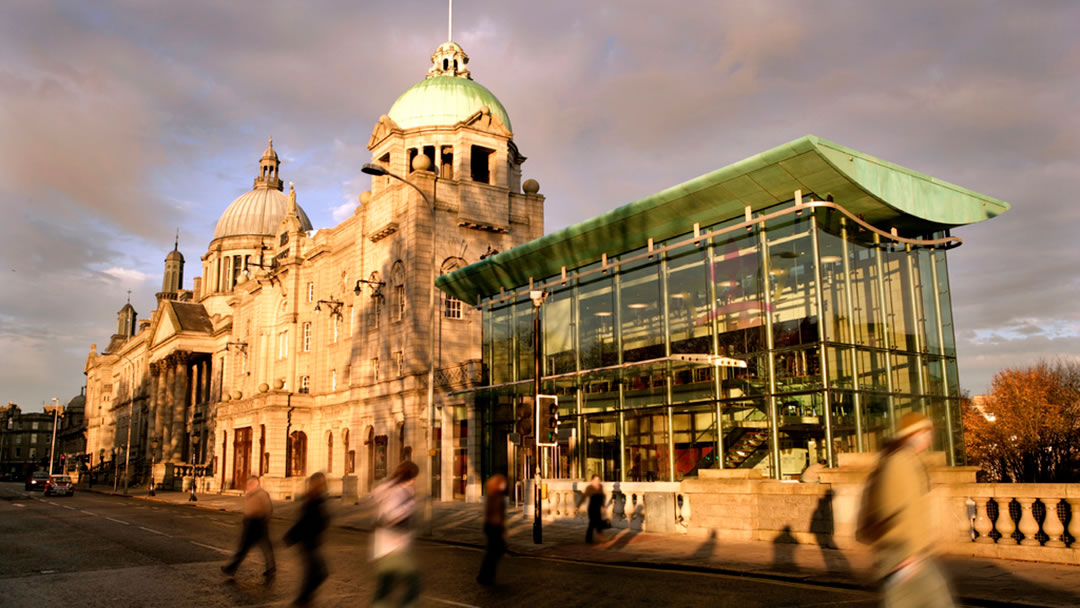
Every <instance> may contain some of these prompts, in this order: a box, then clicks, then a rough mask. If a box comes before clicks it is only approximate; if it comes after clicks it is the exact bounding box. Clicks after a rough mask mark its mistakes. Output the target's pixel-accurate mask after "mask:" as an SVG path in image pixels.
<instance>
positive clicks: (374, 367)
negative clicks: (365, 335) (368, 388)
mask: <svg viewBox="0 0 1080 608" xmlns="http://www.w3.org/2000/svg"><path fill="white" fill-rule="evenodd" d="M371 379H372V380H373V381H375V382H378V381H379V358H378V357H375V358H374V359H372V360H371Z"/></svg>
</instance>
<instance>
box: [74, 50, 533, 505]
mask: <svg viewBox="0 0 1080 608" xmlns="http://www.w3.org/2000/svg"><path fill="white" fill-rule="evenodd" d="M455 47H456V45H455ZM441 77H442V78H443V79H446V78H448V76H446V75H442V76H441ZM454 78H463V79H466V78H469V76H468V73H467V72H466V73H464V74H463V75H460V76H454ZM450 84H451V85H452V84H453V82H451V83H450ZM469 86H470V87H473V88H475V87H477V86H479V85H475V83H470V85H469ZM428 101H430V102H434V103H437V102H438V101H439V100H438V99H433V100H428ZM414 119H415V117H414ZM512 137H513V134H512V133H511V131H510V130H509V128H508V127H507V125H506V124H504V122H503V121H502V120H501V119H500V118H499V117H498V114H497V113H493V112H492V110H491V108H490V107H489V106H488V105H482V106H479V107H476V108H474V109H473V111H472V113H471V114H468V115H465V116H461V117H460V119H459V120H457V121H456V122H455V123H454V124H434V125H423V126H414V127H411V128H407V129H405V128H402V127H400V126H399V125H398V124H397V123H396V122H395V120H394V119H393V118H391V117H390V116H388V115H384V116H382V117H381V118H380V119H379V121H378V122H377V124H376V125H375V127H374V129H373V132H372V135H371V139H370V142H369V146H368V147H369V149H370V150H371V152H372V161H373V164H374V165H375V166H377V167H379V168H381V170H382V171H383V172H386V171H388V172H389V173H390V174H392V175H377V176H376V177H374V178H373V180H372V189H371V191H369V192H365V193H364V194H363V195H362V196H361V197H360V200H359V202H358V205H357V208H356V210H355V212H354V214H353V215H352V216H351V217H349V218H348V219H346V220H344V221H343V222H341V223H340V224H338V225H337V226H334V227H332V228H327V229H322V230H319V231H317V232H314V234H312V232H311V231H310V224H309V223H308V220H307V217H306V215H304V213H303V210H302V209H301V208H300V206H299V204H298V198H300V197H299V196H298V194H297V192H296V189H295V188H294V187H292V186H290V191H289V194H288V195H287V198H284V196H286V195H283V194H282V193H281V190H282V188H283V186H282V182H281V180H280V177H279V175H278V172H277V171H278V168H279V164H278V161H277V155H276V152H274V150H273V145H272V143H271V146H270V147H268V148H267V151H266V152H265V153H264V154H263V157H262V159H261V160H260V173H259V176H258V177H257V178H256V180H255V188H254V189H253V190H252V191H251V192H250V193H248V194H246V195H244V196H242V197H240V198H238V199H237V201H235V202H234V203H233V204H232V205H230V207H229V209H228V210H227V211H226V214H225V215H223V217H222V219H221V221H219V223H218V230H217V232H216V233H215V236H214V239H213V240H212V241H211V243H210V245H209V247H208V248H207V251H206V253H205V254H204V255H202V256H201V266H202V268H201V270H202V276H201V277H197V278H195V279H194V281H193V283H194V285H193V289H192V290H190V291H185V290H183V289H182V285H180V284H177V283H175V277H177V276H179V277H182V276H183V275H182V272H183V271H182V257H178V256H177V255H172V254H170V257H169V258H167V260H166V265H167V273H166V281H165V284H164V285H163V291H162V293H161V294H158V306H157V309H156V310H155V311H154V312H153V314H152V315H151V318H150V319H149V320H147V321H143V322H142V323H140V324H139V331H138V332H137V333H135V334H134V335H129V336H125V335H123V332H122V333H121V334H118V335H117V336H114V338H113V340H112V341H111V342H110V345H109V347H108V348H106V350H105V352H104V353H102V354H98V353H97V352H96V349H95V348H94V347H91V354H90V357H89V358H88V361H87V367H86V373H87V404H88V405H87V408H88V409H87V417H88V427H89V445H88V451H89V452H90V453H96V456H97V458H98V462H101V457H102V456H104V457H105V458H109V455H110V454H111V453H112V449H113V448H114V447H120V446H123V445H125V444H127V443H128V440H127V436H128V428H131V429H132V432H131V440H130V443H131V445H132V454H133V456H132V458H133V459H135V460H133V462H135V461H137V464H133V465H132V466H131V473H130V474H131V475H132V476H145V475H147V474H148V472H149V471H150V469H151V464H153V465H154V466H153V470H154V479H155V482H156V483H157V484H159V485H164V486H167V487H177V488H180V487H187V484H188V483H190V480H189V479H188V478H189V477H191V476H192V474H194V475H195V478H196V484H197V485H198V486H199V487H200V488H202V489H205V490H208V491H218V490H234V489H238V488H242V487H243V481H244V479H245V478H246V476H247V475H261V476H262V477H263V479H264V485H265V486H266V487H267V488H268V489H270V491H271V494H272V495H274V496H276V497H288V496H293V495H295V494H296V492H297V491H298V489H299V488H300V484H301V483H302V481H303V478H304V476H306V475H310V474H311V473H313V472H315V471H323V472H325V473H326V474H327V475H328V477H329V479H330V484H331V490H332V491H334V492H341V493H345V494H358V493H363V492H365V491H367V490H368V489H370V488H371V487H372V485H373V484H375V483H377V482H378V480H379V479H381V478H383V477H385V476H386V475H387V474H389V473H390V472H392V471H393V468H394V467H395V466H396V465H397V464H398V462H399V461H401V460H402V459H404V458H409V457H411V458H412V459H413V460H415V461H416V462H417V464H418V465H420V468H421V471H422V475H423V478H422V482H423V487H424V488H425V489H429V490H430V491H431V492H432V493H433V494H434V495H435V496H438V497H441V498H443V499H449V498H451V497H456V498H467V499H478V498H479V495H480V480H479V478H478V476H476V475H475V467H474V465H473V463H474V462H475V461H476V458H477V452H478V450H477V444H478V439H477V437H476V434H477V431H478V424H477V423H476V422H475V421H476V419H477V418H476V412H475V409H474V407H473V404H472V403H471V401H470V399H471V397H466V396H463V395H461V394H458V393H456V391H458V390H460V389H461V388H464V387H466V386H472V385H478V384H480V382H481V381H482V379H483V369H482V367H481V366H480V364H479V361H480V359H481V352H480V351H481V325H480V315H479V313H478V312H476V311H474V310H473V309H472V308H471V306H470V305H469V304H468V303H461V302H458V301H456V300H452V299H449V298H445V297H443V296H442V295H441V294H440V293H439V292H437V291H436V290H435V288H434V286H433V280H434V278H435V276H437V275H438V274H442V273H445V272H448V271H451V270H454V269H457V268H459V267H462V266H464V265H467V264H469V263H472V262H475V261H477V260H478V259H480V257H481V256H483V255H485V254H490V253H491V252H492V251H499V250H505V249H509V248H510V247H513V246H515V245H517V244H520V243H524V242H526V241H529V240H532V239H535V238H537V237H539V236H541V235H542V234H543V206H544V197H543V196H542V195H540V194H538V193H537V189H536V188H534V187H532V185H533V184H530V185H529V187H527V188H526V189H525V190H526V191H523V190H522V182H521V164H522V163H523V162H524V160H525V158H524V157H523V156H522V155H521V154H520V153H519V151H518V149H517V146H516V145H515V143H514V141H513V139H512ZM358 169H359V168H358ZM376 172H379V171H376ZM395 176H396V177H400V179H397V178H396V177H395ZM406 181H407V183H406ZM432 201H433V202H434V205H432V204H431V203H432ZM267 213H276V214H277V215H276V217H278V218H280V220H279V221H278V222H277V225H276V229H274V230H273V231H269V230H266V229H265V228H263V227H260V224H259V222H263V223H264V224H265V217H266V214H267ZM174 253H175V252H174ZM178 260H179V264H180V266H179V267H178V266H177V261H178ZM170 279H172V282H171V283H170ZM133 313H134V311H130V313H128V314H133ZM125 318H126V317H125ZM121 331H122V330H121ZM155 442H156V443H157V445H158V447H157V448H156V449H155V448H154V447H153V446H154V444H155ZM410 455H411V456H410Z"/></svg>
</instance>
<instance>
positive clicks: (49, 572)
mask: <svg viewBox="0 0 1080 608" xmlns="http://www.w3.org/2000/svg"><path fill="white" fill-rule="evenodd" d="M41 573H42V574H55V573H56V570H42V571H41Z"/></svg>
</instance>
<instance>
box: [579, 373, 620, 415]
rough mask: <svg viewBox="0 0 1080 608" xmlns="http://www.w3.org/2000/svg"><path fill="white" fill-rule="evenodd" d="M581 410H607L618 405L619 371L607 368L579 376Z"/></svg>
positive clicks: (613, 408)
mask: <svg viewBox="0 0 1080 608" xmlns="http://www.w3.org/2000/svg"><path fill="white" fill-rule="evenodd" d="M581 392H582V411H584V412H586V413H589V412H608V411H612V410H615V409H617V408H618V407H619V373H618V371H617V370H608V371H604V372H596V373H592V374H586V375H584V376H582V378H581Z"/></svg>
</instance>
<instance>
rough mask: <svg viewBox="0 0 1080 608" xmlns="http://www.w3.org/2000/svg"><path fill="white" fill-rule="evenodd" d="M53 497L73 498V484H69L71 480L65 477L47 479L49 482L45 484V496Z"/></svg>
mask: <svg viewBox="0 0 1080 608" xmlns="http://www.w3.org/2000/svg"><path fill="white" fill-rule="evenodd" d="M50 494H51V495H53V496H74V495H75V484H73V483H71V478H70V477H68V476H67V475H53V476H52V477H50V478H49V481H47V482H45V495H46V496H49V495H50Z"/></svg>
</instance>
